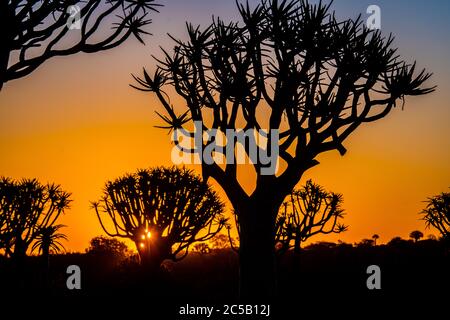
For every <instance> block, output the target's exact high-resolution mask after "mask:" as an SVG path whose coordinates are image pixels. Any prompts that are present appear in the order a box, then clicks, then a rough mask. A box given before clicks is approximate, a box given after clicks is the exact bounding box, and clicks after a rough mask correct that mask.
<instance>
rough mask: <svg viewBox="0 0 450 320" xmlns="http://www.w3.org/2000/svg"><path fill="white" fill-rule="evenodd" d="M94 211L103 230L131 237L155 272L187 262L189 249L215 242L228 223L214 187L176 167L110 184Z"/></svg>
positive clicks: (143, 262) (153, 171)
mask: <svg viewBox="0 0 450 320" xmlns="http://www.w3.org/2000/svg"><path fill="white" fill-rule="evenodd" d="M93 207H94V209H95V211H96V213H97V216H98V219H99V221H100V223H101V225H102V228H103V230H104V231H105V232H106V233H107V234H108V235H109V236H111V237H121V238H128V239H131V240H132V241H133V242H134V243H135V244H136V248H137V250H138V252H139V256H140V258H141V263H142V264H143V265H144V266H145V267H152V268H158V267H159V266H160V265H161V263H162V262H163V261H164V260H165V259H171V260H173V261H177V260H180V259H182V258H184V257H185V256H186V255H187V253H188V250H189V246H191V245H192V244H193V243H195V242H198V241H206V240H209V239H211V238H212V237H214V236H215V235H216V234H217V233H218V232H219V231H220V230H221V229H222V227H223V226H224V225H225V224H226V219H225V218H224V217H223V215H222V213H223V210H224V205H223V203H222V202H221V201H220V200H219V197H218V196H217V194H216V193H215V192H214V191H213V190H212V189H211V188H210V186H209V185H208V184H207V183H206V182H203V181H202V180H201V179H200V178H199V177H198V176H196V175H194V174H193V173H192V172H191V171H190V170H187V169H179V168H176V167H172V168H164V167H161V168H154V169H150V170H139V171H138V172H137V173H135V174H128V175H125V176H123V177H121V178H118V179H116V180H114V181H110V182H107V184H106V187H105V191H104V195H103V197H102V198H101V199H100V201H98V202H94V203H93ZM111 224H112V227H111V228H109V227H108V225H111Z"/></svg>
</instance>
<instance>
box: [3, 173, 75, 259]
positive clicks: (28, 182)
mask: <svg viewBox="0 0 450 320" xmlns="http://www.w3.org/2000/svg"><path fill="white" fill-rule="evenodd" d="M0 181H1V183H0V204H1V207H0V210H1V211H0V217H1V218H0V221H3V222H2V224H3V226H2V228H1V229H0V231H1V232H0V238H3V239H5V240H4V242H5V243H7V248H6V252H7V254H8V255H11V256H12V257H13V258H15V259H16V260H18V261H20V260H22V259H23V258H24V257H25V255H26V253H27V250H28V247H29V246H30V245H31V244H32V243H33V242H34V241H35V240H38V239H39V237H40V236H41V232H42V231H43V230H50V229H48V228H51V227H53V226H54V225H55V222H56V221H57V219H58V218H59V216H60V215H61V214H62V213H64V212H65V210H66V209H68V208H69V205H70V202H71V200H70V193H68V192H65V191H63V190H62V189H61V186H59V185H56V184H46V185H43V184H41V183H40V182H39V181H38V180H36V179H23V180H19V181H14V180H11V179H8V178H1V179H0Z"/></svg>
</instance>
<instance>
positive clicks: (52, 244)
mask: <svg viewBox="0 0 450 320" xmlns="http://www.w3.org/2000/svg"><path fill="white" fill-rule="evenodd" d="M64 227H65V225H62V224H58V225H55V226H47V227H44V228H41V229H40V230H39V231H38V232H37V236H36V240H35V242H34V243H33V246H32V247H31V252H34V251H35V250H37V251H38V253H40V254H42V256H43V257H45V258H47V259H48V257H49V256H50V253H54V254H56V253H60V252H63V251H65V248H64V245H63V244H62V243H61V240H66V241H67V236H66V235H65V234H63V233H58V231H59V229H61V228H64Z"/></svg>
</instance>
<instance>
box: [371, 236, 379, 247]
mask: <svg viewBox="0 0 450 320" xmlns="http://www.w3.org/2000/svg"><path fill="white" fill-rule="evenodd" d="M378 239H380V236H379V235H378V234H376V233H375V234H374V235H373V236H372V240H373V245H374V246H376V245H377V241H378Z"/></svg>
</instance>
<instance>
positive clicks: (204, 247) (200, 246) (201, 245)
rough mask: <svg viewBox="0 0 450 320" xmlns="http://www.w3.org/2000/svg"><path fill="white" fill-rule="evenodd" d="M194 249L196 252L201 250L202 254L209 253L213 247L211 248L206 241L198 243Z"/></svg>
mask: <svg viewBox="0 0 450 320" xmlns="http://www.w3.org/2000/svg"><path fill="white" fill-rule="evenodd" d="M193 249H194V251H195V252H199V253H201V254H207V253H210V252H211V249H210V248H209V246H208V244H206V243H204V242H200V243H196V244H195V245H194V247H193Z"/></svg>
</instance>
